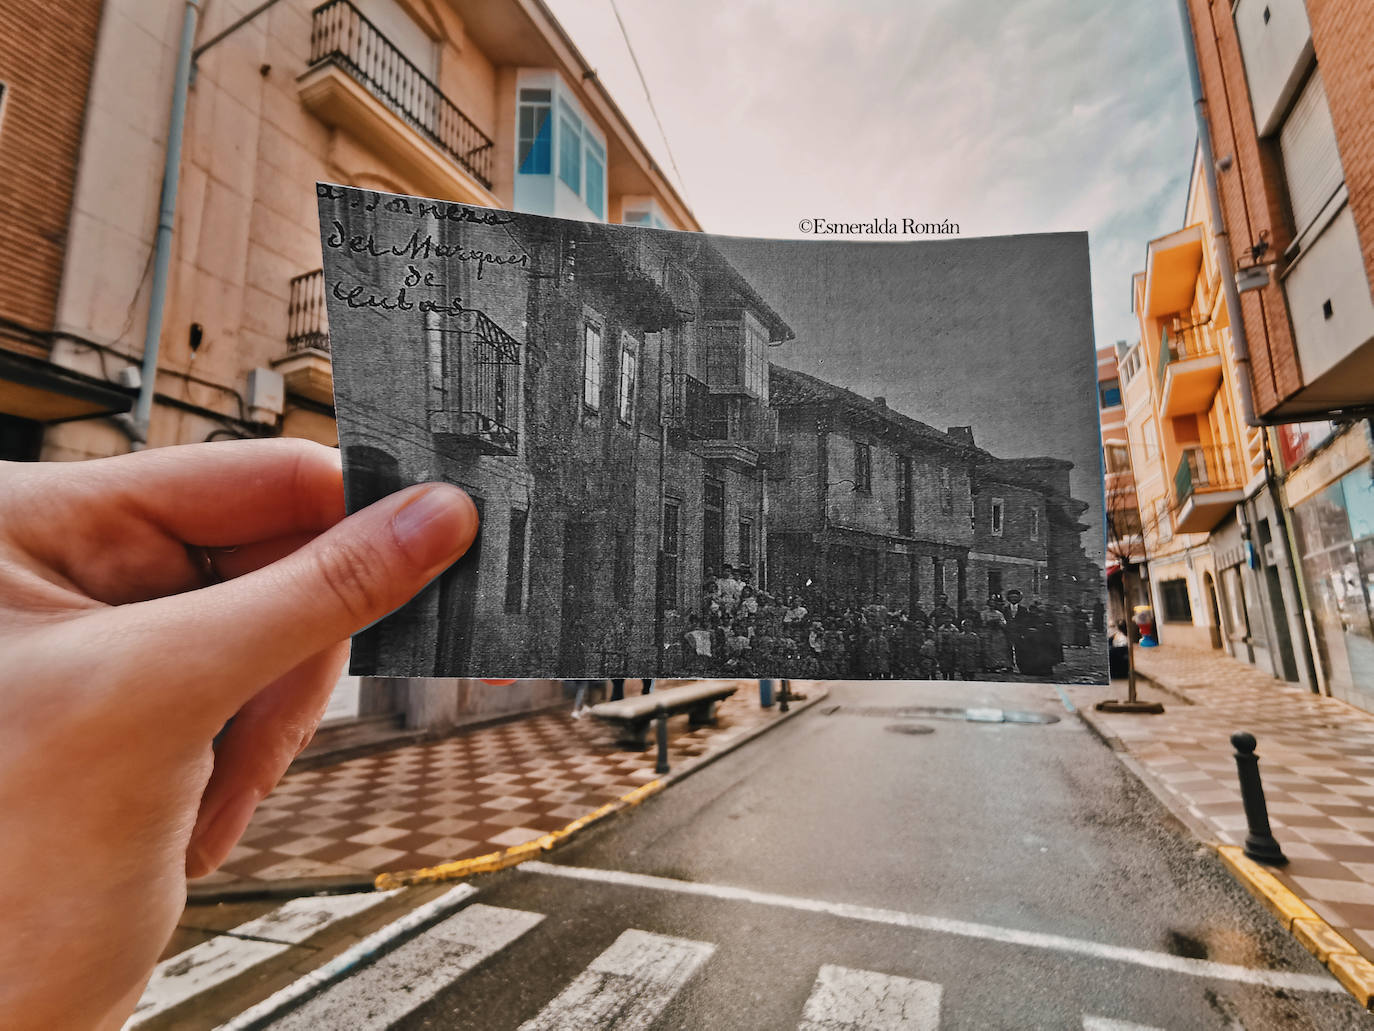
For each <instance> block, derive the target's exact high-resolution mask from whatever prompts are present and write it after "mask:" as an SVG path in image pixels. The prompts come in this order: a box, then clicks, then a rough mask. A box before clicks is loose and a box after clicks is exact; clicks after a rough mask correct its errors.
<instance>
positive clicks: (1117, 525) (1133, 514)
mask: <svg viewBox="0 0 1374 1031" xmlns="http://www.w3.org/2000/svg"><path fill="white" fill-rule="evenodd" d="M1107 525H1108V529H1109V530H1110V532H1111V538H1112V540H1116V541H1124V540H1126V539H1128V538H1130V537H1136V536H1138V535H1139V534H1140V513H1139V512H1138V511H1137V510H1136V509H1134V508H1122V509H1109V510H1108V511H1107Z"/></svg>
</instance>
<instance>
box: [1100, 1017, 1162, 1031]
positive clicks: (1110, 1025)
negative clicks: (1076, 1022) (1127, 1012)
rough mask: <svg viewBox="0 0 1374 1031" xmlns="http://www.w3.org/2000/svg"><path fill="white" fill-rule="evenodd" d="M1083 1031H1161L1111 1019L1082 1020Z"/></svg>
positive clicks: (1156, 1028)
mask: <svg viewBox="0 0 1374 1031" xmlns="http://www.w3.org/2000/svg"><path fill="white" fill-rule="evenodd" d="M1083 1031H1163V1029H1162V1028H1158V1027H1153V1026H1151V1025H1149V1024H1132V1023H1131V1022H1130V1021H1129V1020H1113V1019H1112V1018H1111V1017H1089V1016H1084V1018H1083Z"/></svg>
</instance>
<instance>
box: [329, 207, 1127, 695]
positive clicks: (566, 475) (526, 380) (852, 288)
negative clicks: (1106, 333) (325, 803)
mask: <svg viewBox="0 0 1374 1031" xmlns="http://www.w3.org/2000/svg"><path fill="white" fill-rule="evenodd" d="M317 192H318V197H319V207H320V221H321V236H322V242H323V250H324V259H325V260H324V276H323V283H322V291H321V292H322V294H323V297H322V302H323V307H324V308H327V313H328V320H329V326H330V334H331V338H332V350H333V364H334V384H335V398H336V409H337V415H338V421H339V432H340V444H341V447H342V449H343V453H344V462H345V482H346V488H347V494H348V502H349V507H350V509H356V508H358V507H361V506H364V505H366V504H368V503H371V502H372V501H375V500H377V499H378V498H380V497H382V496H383V495H385V494H387V493H389V492H391V491H394V490H396V489H399V488H400V487H403V486H405V485H407V484H410V483H416V482H422V481H424V480H430V479H438V480H444V481H447V482H451V483H454V484H457V485H458V486H460V487H462V488H463V489H465V490H466V491H467V492H468V493H469V494H470V495H471V496H472V497H473V498H474V500H475V502H476V503H477V505H478V508H479V511H480V512H481V515H482V530H481V533H480V536H479V540H478V543H477V545H476V546H474V548H473V549H472V550H471V552H469V553H468V554H467V555H466V556H465V557H464V558H463V559H462V560H460V561H459V562H458V563H457V564H456V565H455V566H453V567H452V568H451V569H450V570H449V571H448V572H446V573H445V574H444V575H443V576H441V577H440V578H439V579H438V580H437V581H436V582H434V583H433V584H431V585H430V587H429V588H427V589H426V590H425V591H424V592H423V593H422V594H421V595H419V596H418V597H417V598H416V599H415V600H414V601H413V602H411V603H410V604H408V605H407V606H405V607H404V608H403V609H401V610H399V611H398V612H396V613H394V614H393V615H391V616H390V617H388V618H387V619H385V620H383V621H381V622H380V623H378V624H376V625H374V626H373V627H370V628H369V629H368V630H366V631H364V632H363V633H362V634H360V635H358V636H357V637H356V638H355V640H354V647H353V660H352V663H353V664H352V670H353V672H354V673H355V674H362V675H376V676H460V675H471V676H475V675H484V676H499V675H511V676H553V677H602V676H664V677H698V678H699V677H712V676H742V677H754V676H765V677H767V676H784V677H789V676H790V677H804V678H823V679H831V678H857V679H867V680H884V679H988V678H994V679H1010V680H1046V679H1050V678H1051V677H1053V676H1054V675H1055V671H1056V668H1058V669H1059V672H1060V674H1061V675H1062V673H1063V669H1064V667H1063V664H1064V663H1065V661H1066V651H1073V650H1075V649H1076V650H1078V651H1079V653H1081V655H1080V659H1079V662H1080V664H1082V665H1084V666H1085V668H1086V670H1087V676H1086V680H1088V681H1093V680H1097V681H1100V682H1105V677H1106V669H1105V666H1106V661H1105V660H1106V656H1105V654H1103V655H1101V656H1098V655H1096V653H1095V652H1087V651H1084V649H1087V648H1088V647H1089V641H1090V640H1092V639H1093V637H1092V634H1091V631H1092V628H1093V623H1094V620H1097V621H1099V624H1100V619H1101V601H1102V595H1103V571H1102V545H1101V537H1102V526H1103V516H1102V512H1101V486H1100V484H1101V480H1100V465H1099V459H1098V454H1099V447H1100V445H1099V438H1098V429H1097V401H1096V387H1095V382H1096V381H1095V375H1096V373H1095V368H1094V365H1093V361H1092V359H1091V358H1089V357H1087V356H1088V355H1089V354H1090V352H1091V348H1090V347H1089V343H1090V342H1091V340H1092V320H1091V312H1090V302H1089V278H1088V256H1087V239H1086V236H1085V235H1084V234H1073V233H1071V234H1052V235H1042V236H1020V237H1003V238H986V239H966V240H965V239H952V240H941V241H922V242H912V243H894V242H885V243H853V242H840V241H819V242H809V241H808V242H797V241H760V240H744V239H732V238H725V237H712V236H706V235H703V234H696V233H690V234H689V233H680V232H674V231H664V230H655V229H645V228H637V227H630V226H619V225H606V224H596V223H589V222H580V221H571V220H563V219H555V218H548V217H543V216H536V215H524V214H515V213H510V212H504V211H498V210H490V209H480V208H472V207H467V206H464V205H461V204H451V203H446V202H438V201H427V200H423V199H420V198H415V197H403V196H397V195H391V194H384V193H377V192H372V191H365V190H359V189H354V188H346V187H341V186H332V185H326V184H321V185H320V186H319V187H318V191H317ZM1051 397H1053V398H1054V400H1053V401H1051V400H1050V398H1051ZM1099 628H1100V625H1099ZM1097 639H1098V640H1100V638H1097Z"/></svg>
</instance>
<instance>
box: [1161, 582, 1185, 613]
mask: <svg viewBox="0 0 1374 1031" xmlns="http://www.w3.org/2000/svg"><path fill="white" fill-rule="evenodd" d="M1159 598H1160V602H1161V605H1162V607H1163V609H1164V611H1163V613H1162V615H1163V617H1164V622H1166V623H1191V622H1192V621H1193V604H1192V602H1191V601H1189V599H1188V581H1187V580H1161V581H1160V582H1159Z"/></svg>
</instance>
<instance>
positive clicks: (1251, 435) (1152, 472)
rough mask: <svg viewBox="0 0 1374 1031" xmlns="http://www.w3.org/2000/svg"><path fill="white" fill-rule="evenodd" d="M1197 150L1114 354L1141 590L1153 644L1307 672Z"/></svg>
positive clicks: (1294, 674)
mask: <svg viewBox="0 0 1374 1031" xmlns="http://www.w3.org/2000/svg"><path fill="white" fill-rule="evenodd" d="M1202 173H1203V166H1202V157H1201V152H1200V151H1199V152H1198V153H1197V154H1196V155H1195V157H1194V162H1193V174H1192V179H1191V183H1190V186H1189V191H1188V203H1187V208H1186V213H1185V220H1184V228H1182V229H1179V230H1177V231H1175V232H1173V233H1169V234H1167V235H1165V236H1162V237H1160V238H1159V239H1156V240H1151V241H1150V243H1149V244H1148V246H1147V247H1146V260H1145V270H1144V271H1143V272H1138V273H1136V275H1135V276H1134V278H1133V280H1132V300H1133V305H1134V310H1135V313H1136V317H1137V319H1138V321H1139V325H1140V341H1139V343H1137V344H1135V345H1134V346H1133V347H1131V348H1129V349H1127V351H1126V353H1125V354H1124V355H1123V356H1122V359H1121V363H1120V375H1121V379H1122V381H1123V383H1124V401H1125V407H1124V422H1125V426H1126V436H1127V440H1128V445H1129V449H1130V459H1131V467H1132V470H1133V476H1134V486H1135V491H1136V495H1137V498H1138V502H1139V515H1140V522H1141V529H1142V543H1143V545H1144V553H1145V555H1146V556H1147V569H1148V580H1149V594H1150V597H1151V599H1152V604H1153V606H1154V610H1155V618H1156V622H1157V624H1158V625H1159V629H1160V639H1161V642H1162V643H1175V642H1176V643H1179V644H1185V645H1188V646H1191V647H1200V648H1216V649H1222V650H1225V651H1226V652H1227V653H1229V654H1231V655H1233V656H1234V657H1236V658H1239V659H1242V660H1244V661H1246V662H1249V663H1252V664H1254V665H1256V666H1258V667H1260V668H1262V669H1265V670H1267V671H1269V672H1271V673H1273V674H1274V676H1275V677H1279V678H1282V679H1286V680H1305V679H1306V673H1305V670H1306V661H1305V658H1304V652H1303V645H1304V638H1303V634H1302V628H1301V624H1300V622H1298V620H1297V619H1296V618H1295V614H1296V613H1298V612H1300V611H1301V606H1300V604H1299V598H1298V595H1297V592H1296V582H1295V580H1294V576H1293V569H1292V564H1291V562H1290V560H1289V559H1288V551H1287V547H1286V544H1287V537H1286V524H1285V522H1284V517H1283V513H1282V512H1281V511H1280V509H1279V507H1278V500H1277V497H1276V491H1275V489H1274V488H1275V486H1276V484H1275V482H1274V481H1273V479H1272V477H1271V476H1270V475H1269V473H1268V470H1267V468H1266V441H1265V437H1264V432H1263V431H1262V430H1261V429H1259V428H1257V427H1253V426H1248V425H1246V423H1245V422H1244V420H1243V418H1242V415H1241V402H1240V400H1239V399H1240V396H1241V395H1240V386H1241V384H1240V377H1241V376H1242V375H1243V372H1242V371H1241V365H1240V363H1239V362H1238V360H1237V353H1236V347H1235V341H1234V339H1233V337H1232V332H1231V330H1232V324H1231V313H1230V311H1229V310H1228V307H1227V304H1226V298H1225V294H1224V291H1223V290H1222V289H1221V277H1222V275H1223V272H1222V270H1221V268H1220V267H1219V264H1218V260H1217V253H1216V248H1215V236H1214V229H1215V221H1214V213H1213V212H1212V211H1211V210H1210V207H1209V205H1208V201H1207V193H1206V190H1205V189H1204V188H1203V175H1202Z"/></svg>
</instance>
